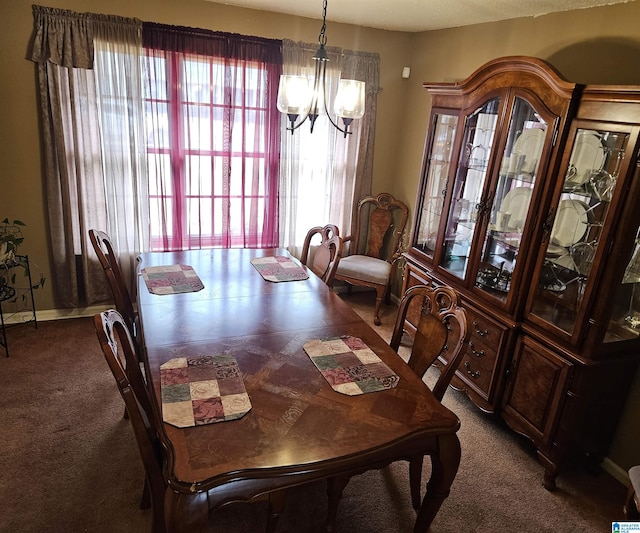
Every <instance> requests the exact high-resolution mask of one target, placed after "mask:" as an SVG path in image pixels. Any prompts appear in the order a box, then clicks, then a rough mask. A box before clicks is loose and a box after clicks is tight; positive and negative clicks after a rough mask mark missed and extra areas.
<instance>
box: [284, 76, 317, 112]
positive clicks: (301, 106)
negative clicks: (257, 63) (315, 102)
mask: <svg viewBox="0 0 640 533" xmlns="http://www.w3.org/2000/svg"><path fill="white" fill-rule="evenodd" d="M310 104H311V86H310V83H309V79H308V78H306V77H305V76H293V75H290V74H283V75H281V76H280V85H279V86H278V104H277V105H278V111H280V112H281V113H286V114H288V115H304V114H306V113H307V111H309V106H310Z"/></svg>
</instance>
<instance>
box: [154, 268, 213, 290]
mask: <svg viewBox="0 0 640 533" xmlns="http://www.w3.org/2000/svg"><path fill="white" fill-rule="evenodd" d="M142 277H143V278H144V282H145V283H146V284H147V288H148V289H149V292H151V293H153V294H179V293H181V292H197V291H199V290H202V289H204V284H203V283H202V281H201V280H200V278H199V277H198V274H196V272H195V270H193V268H192V267H190V266H189V265H162V266H151V267H146V268H143V269H142Z"/></svg>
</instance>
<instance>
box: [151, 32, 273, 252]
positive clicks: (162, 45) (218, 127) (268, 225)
mask: <svg viewBox="0 0 640 533" xmlns="http://www.w3.org/2000/svg"><path fill="white" fill-rule="evenodd" d="M143 42H144V47H145V53H146V63H147V65H146V66H147V78H148V83H147V86H146V89H145V103H146V126H147V132H148V133H147V153H148V155H149V200H150V230H151V248H152V249H153V250H185V249H193V248H208V247H226V248H230V247H241V248H260V247H273V246H277V245H278V197H279V195H278V173H279V161H280V121H281V116H280V113H279V112H278V110H277V108H276V98H277V91H278V82H279V79H280V73H281V71H282V49H281V41H277V40H270V39H261V38H254V37H247V36H242V35H236V34H228V33H221V32H211V31H207V30H199V29H193V28H183V27H177V26H166V25H160V24H152V23H144V25H143Z"/></svg>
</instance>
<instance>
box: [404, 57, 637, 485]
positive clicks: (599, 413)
mask: <svg viewBox="0 0 640 533" xmlns="http://www.w3.org/2000/svg"><path fill="white" fill-rule="evenodd" d="M424 86H425V88H426V89H427V90H428V91H429V93H430V95H431V104H432V107H431V116H430V128H429V133H428V136H427V144H426V149H425V156H424V163H423V170H422V178H421V182H420V186H419V190H418V195H417V201H416V207H415V212H414V224H413V230H412V236H411V243H410V247H409V248H408V250H407V251H406V253H405V254H404V255H405V259H406V269H405V276H404V281H403V289H405V290H406V288H408V287H409V286H412V285H415V284H420V283H426V284H434V285H438V284H447V285H450V286H452V287H454V288H455V289H456V290H457V291H458V292H459V293H460V295H461V298H462V301H463V305H464V307H465V308H466V309H467V314H468V317H469V322H470V326H471V330H472V334H471V339H470V341H469V343H468V346H467V348H466V354H465V358H464V359H463V361H462V364H461V365H460V367H459V369H458V371H457V373H456V377H455V378H454V380H453V384H454V386H455V387H456V388H459V389H461V390H464V391H465V392H466V394H467V395H468V396H469V398H470V399H471V400H472V401H473V402H474V403H475V404H476V405H477V406H478V407H480V408H481V409H483V410H485V411H487V412H490V413H496V414H499V415H500V416H501V417H502V418H503V419H504V420H505V421H506V422H507V424H508V425H509V426H510V427H512V428H513V429H514V430H515V431H518V432H519V433H521V434H523V435H525V436H527V437H528V438H529V439H531V440H532V441H533V442H534V444H535V445H536V447H537V449H538V455H539V458H540V461H541V463H542V465H543V466H544V469H545V475H544V485H545V486H546V487H547V488H549V489H552V488H554V486H555V478H556V476H557V474H558V470H559V468H560V466H561V464H562V463H563V462H564V461H566V460H567V459H568V458H569V456H570V454H571V456H574V457H575V456H576V454H580V455H584V456H586V457H588V458H589V459H590V460H591V461H592V462H593V463H596V464H597V463H599V462H600V461H601V460H602V459H603V458H604V457H605V456H606V453H607V452H608V448H609V445H610V442H611V439H612V436H613V434H614V433H615V429H616V425H617V421H618V418H619V414H620V411H621V409H622V408H623V406H624V402H625V399H626V396H627V393H628V389H629V387H630V384H631V382H632V380H633V377H634V375H635V372H636V368H637V365H638V359H639V357H640V286H637V284H639V283H640V232H639V228H640V209H637V207H636V205H637V204H638V199H639V198H640V175H639V173H638V146H639V142H638V136H639V132H640V87H619V86H615V87H613V86H612V87H605V86H589V85H587V86H580V85H577V84H573V83H569V82H567V81H565V80H563V79H562V78H561V77H560V76H559V75H558V74H557V73H556V72H555V71H554V70H553V69H552V68H551V67H550V66H549V65H547V64H546V63H545V62H543V61H541V60H539V59H535V58H527V57H507V58H500V59H496V60H494V61H491V62H489V63H487V64H486V65H484V66H483V67H481V68H479V69H478V70H477V71H476V72H474V73H473V74H472V75H471V76H470V77H469V78H467V79H466V80H464V81H461V82H457V83H433V84H432V83H428V84H425V85H424ZM418 312H419V310H418V309H417V308H416V309H415V310H414V314H411V313H409V314H408V317H407V321H406V326H407V329H408V330H409V331H410V332H411V331H412V327H413V326H412V324H414V323H415V322H416V320H417V316H416V314H415V313H418Z"/></svg>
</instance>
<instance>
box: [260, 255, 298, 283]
mask: <svg viewBox="0 0 640 533" xmlns="http://www.w3.org/2000/svg"><path fill="white" fill-rule="evenodd" d="M251 264H252V265H253V266H254V267H255V268H256V270H257V271H258V272H260V275H261V276H262V277H263V278H264V279H266V280H267V281H274V282H279V281H301V280H303V279H307V278H308V277H309V274H308V273H307V272H306V270H305V269H304V268H302V267H301V266H300V265H299V264H298V263H296V262H295V261H294V260H293V259H291V258H290V257H287V256H284V255H276V256H269V257H255V258H253V259H252V260H251Z"/></svg>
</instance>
